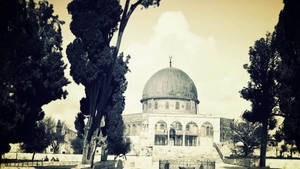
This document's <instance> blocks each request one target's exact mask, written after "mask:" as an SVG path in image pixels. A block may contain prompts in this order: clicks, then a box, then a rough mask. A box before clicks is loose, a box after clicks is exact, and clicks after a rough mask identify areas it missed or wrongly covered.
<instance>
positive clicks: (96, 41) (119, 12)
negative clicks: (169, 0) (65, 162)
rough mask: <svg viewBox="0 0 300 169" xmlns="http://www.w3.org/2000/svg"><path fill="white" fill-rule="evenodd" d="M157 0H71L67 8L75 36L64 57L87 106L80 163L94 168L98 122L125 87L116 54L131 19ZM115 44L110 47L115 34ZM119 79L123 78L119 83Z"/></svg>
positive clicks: (121, 62) (124, 63) (124, 65)
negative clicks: (83, 88)
mask: <svg viewBox="0 0 300 169" xmlns="http://www.w3.org/2000/svg"><path fill="white" fill-rule="evenodd" d="M159 2H160V0H136V1H134V2H133V0H126V1H125V5H124V8H123V9H122V7H121V5H120V0H73V1H72V2H71V3H70V4H69V5H68V11H69V13H70V14H72V22H71V24H70V29H71V31H72V33H73V34H74V35H75V36H76V38H75V40H74V41H73V42H72V43H71V44H69V45H68V48H67V56H68V59H69V61H70V63H71V75H72V77H73V79H74V81H75V82H76V83H78V84H82V85H83V86H85V94H86V101H87V105H88V122H87V124H86V128H85V132H84V143H83V144H84V149H83V159H82V163H91V165H93V159H94V156H93V155H94V154H95V153H94V152H95V149H96V145H97V140H100V139H98V138H99V137H100V133H101V128H100V123H101V121H103V120H102V119H103V118H105V117H107V114H108V113H110V112H109V110H110V109H109V108H108V107H110V106H111V105H110V104H111V100H112V99H114V96H113V95H114V93H117V92H118V91H119V90H120V85H121V86H124V85H126V80H123V79H125V77H124V75H125V73H126V72H127V71H128V68H127V59H125V60H124V58H123V55H122V54H120V53H119V49H120V45H121V40H122V37H123V33H124V30H125V27H126V25H127V23H128V21H129V18H130V16H131V15H132V13H133V12H134V11H135V9H136V8H137V7H138V6H143V7H145V8H148V7H149V6H154V5H157V6H158V5H159ZM116 31H118V37H117V42H116V44H115V45H111V43H110V42H111V39H112V37H113V35H114V33H115V32H116ZM120 79H122V80H121V81H120Z"/></svg>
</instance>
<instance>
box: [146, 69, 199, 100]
mask: <svg viewBox="0 0 300 169" xmlns="http://www.w3.org/2000/svg"><path fill="white" fill-rule="evenodd" d="M197 98H198V96H197V89H196V86H195V84H194V82H193V80H192V79H191V78H190V77H189V76H188V75H187V74H186V73H185V72H183V71H182V70H180V69H177V68H173V67H168V68H165V69H162V70H160V71H158V72H156V73H155V74H154V75H153V76H152V77H151V78H150V79H149V80H148V81H147V83H146V85H145V87H144V91H143V97H142V100H141V102H143V101H145V100H148V99H183V100H194V101H195V102H196V103H199V101H198V99H197Z"/></svg>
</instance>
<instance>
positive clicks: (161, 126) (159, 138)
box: [154, 120, 168, 145]
mask: <svg viewBox="0 0 300 169" xmlns="http://www.w3.org/2000/svg"><path fill="white" fill-rule="evenodd" d="M154 145H168V129H167V123H166V122H165V121H163V120H160V121H158V122H157V123H156V124H155V136H154Z"/></svg>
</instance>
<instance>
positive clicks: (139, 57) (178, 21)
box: [43, 0, 283, 129]
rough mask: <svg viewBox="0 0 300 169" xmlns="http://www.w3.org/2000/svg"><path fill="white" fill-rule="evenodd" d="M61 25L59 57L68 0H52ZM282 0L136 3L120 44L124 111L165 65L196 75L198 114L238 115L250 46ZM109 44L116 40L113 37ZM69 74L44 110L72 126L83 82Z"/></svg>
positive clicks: (66, 35)
mask: <svg viewBox="0 0 300 169" xmlns="http://www.w3.org/2000/svg"><path fill="white" fill-rule="evenodd" d="M50 2H51V3H53V4H54V11H55V13H56V14H58V15H59V17H60V19H62V20H64V21H65V22H66V23H65V25H63V32H62V33H63V48H64V53H63V55H64V61H65V63H67V64H69V63H68V61H67V58H66V54H65V49H66V46H67V45H68V44H69V43H70V42H71V41H72V40H73V39H74V36H73V34H72V33H71V32H70V29H69V23H70V21H71V16H70V15H68V12H67V9H66V6H67V4H68V3H69V0H67V1H63V0H50ZM282 8H283V3H282V0H185V1H183V0H162V1H161V4H160V6H159V7H158V8H149V9H142V10H141V9H137V10H136V11H135V13H134V14H133V15H132V17H131V19H130V20H129V23H128V25H127V28H126V30H125V34H124V36H123V41H122V45H121V51H123V52H124V53H125V54H129V55H130V56H131V59H130V64H129V68H130V70H131V72H129V73H128V74H127V80H128V88H127V91H126V93H125V95H126V107H125V111H124V113H125V114H127V113H139V112H141V111H142V105H141V104H140V99H141V98H142V92H143V88H144V85H145V83H146V82H147V80H148V79H149V78H150V77H151V76H152V75H153V74H154V73H156V72H157V71H158V70H160V69H163V68H165V67H167V66H168V65H169V56H172V57H173V64H172V65H173V67H176V68H179V69H181V70H183V71H185V72H186V73H187V74H188V75H189V76H190V77H191V78H192V79H193V81H194V83H195V85H196V87H197V91H198V99H199V100H200V104H199V105H198V110H199V111H200V113H201V114H203V113H204V114H205V113H206V114H212V115H216V116H222V117H228V118H238V117H240V116H241V114H242V113H243V112H244V110H246V109H249V108H250V103H249V102H247V101H245V100H243V99H242V98H240V94H239V91H240V90H241V89H242V88H243V87H244V86H246V85H247V81H248V80H249V76H248V74H247V72H246V71H245V70H244V69H243V64H245V63H248V61H249V55H248V50H249V47H250V46H252V45H253V44H254V41H255V40H257V39H259V38H261V37H264V35H265V34H266V32H267V31H269V32H272V31H273V30H274V26H275V25H276V23H277V21H278V15H279V12H280V10H281V9H282ZM112 45H114V43H113V44H112ZM69 67H70V66H69V65H68V69H67V70H66V76H67V77H68V78H69V79H70V80H71V81H72V82H71V84H69V85H68V86H67V87H66V88H65V89H66V90H67V91H68V92H69V95H68V96H67V99H66V100H57V101H54V102H51V103H49V104H48V105H46V106H44V107H43V109H44V111H45V112H46V115H47V116H52V117H54V118H56V119H61V120H64V121H66V123H67V124H68V125H69V126H70V127H71V128H73V129H74V124H73V123H74V119H75V116H76V114H77V113H78V112H79V107H80V104H79V101H80V99H81V98H82V97H83V96H85V94H84V88H83V86H78V85H76V84H75V83H74V82H73V80H72V78H71V77H70V75H69Z"/></svg>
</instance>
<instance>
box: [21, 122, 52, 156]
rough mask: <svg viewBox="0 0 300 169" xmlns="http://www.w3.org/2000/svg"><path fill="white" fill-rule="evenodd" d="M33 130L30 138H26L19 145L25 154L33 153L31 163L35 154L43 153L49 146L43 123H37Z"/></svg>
mask: <svg viewBox="0 0 300 169" xmlns="http://www.w3.org/2000/svg"><path fill="white" fill-rule="evenodd" d="M34 130H35V131H34V135H32V136H31V138H27V139H26V140H25V141H24V142H23V143H22V144H21V149H22V150H24V151H25V152H26V153H33V154H32V161H33V160H34V156H35V153H37V152H38V153H41V152H43V151H44V150H45V149H46V148H47V147H48V146H49V145H50V141H51V140H50V139H49V136H48V135H47V134H46V127H45V124H44V123H43V122H38V125H37V127H36V128H35V129H34Z"/></svg>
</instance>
